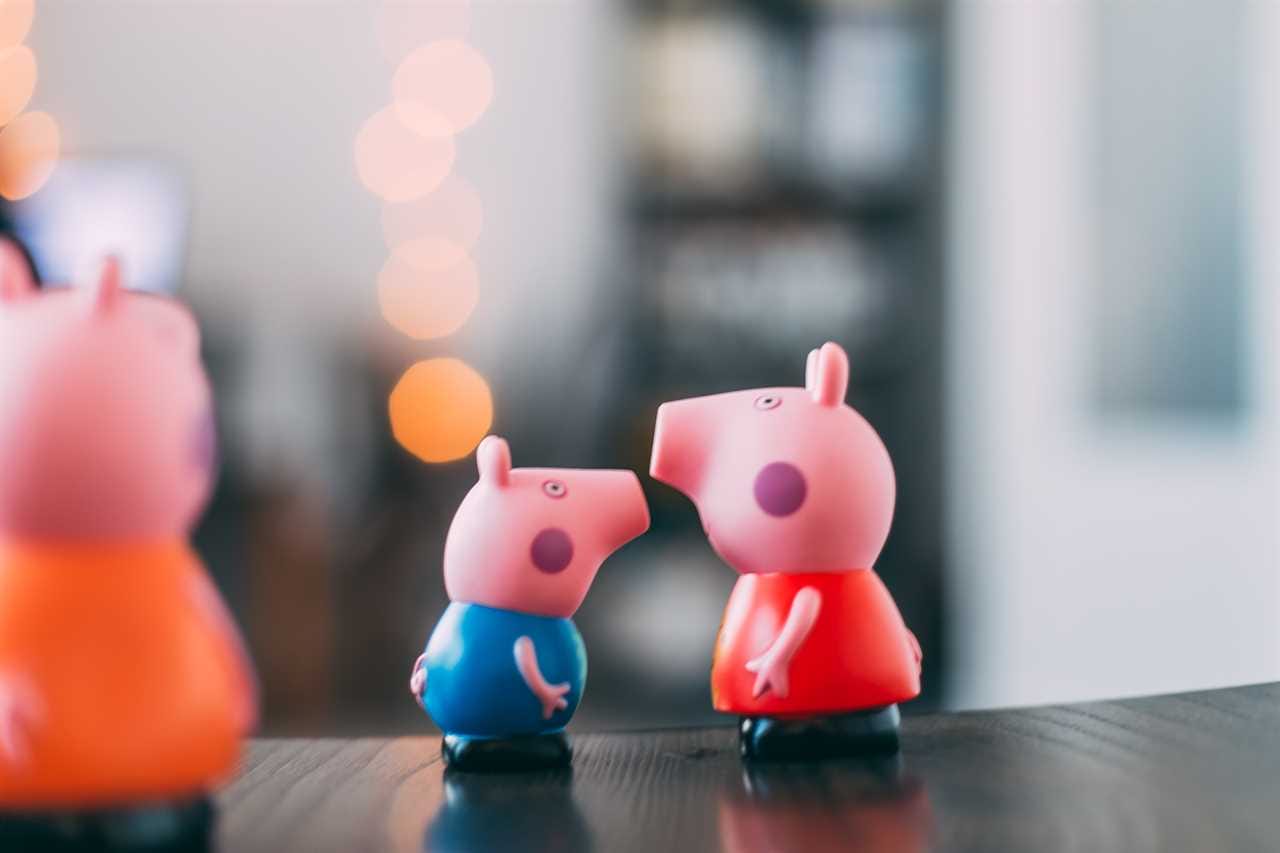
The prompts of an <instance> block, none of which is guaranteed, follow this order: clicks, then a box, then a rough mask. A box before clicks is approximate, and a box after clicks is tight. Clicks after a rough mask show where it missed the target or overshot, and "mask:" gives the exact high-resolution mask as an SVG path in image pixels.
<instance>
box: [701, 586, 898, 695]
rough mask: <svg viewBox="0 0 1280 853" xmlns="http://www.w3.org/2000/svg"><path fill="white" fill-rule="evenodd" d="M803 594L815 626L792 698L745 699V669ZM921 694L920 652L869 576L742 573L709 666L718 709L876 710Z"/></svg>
mask: <svg viewBox="0 0 1280 853" xmlns="http://www.w3.org/2000/svg"><path fill="white" fill-rule="evenodd" d="M805 587H813V588H814V589H816V590H817V591H818V593H819V595H821V597H822V603H821V606H820V608H819V610H818V617H817V620H816V621H815V622H814V625H813V629H812V630H811V631H810V632H809V635H808V637H806V638H805V640H804V642H803V643H802V644H801V645H800V648H799V649H798V650H797V651H796V653H795V657H793V658H792V659H791V664H790V667H789V668H788V676H789V681H790V685H789V691H788V694H787V696H786V698H780V697H778V696H777V695H775V694H774V692H773V690H771V689H770V690H766V691H765V692H764V693H762V694H761V695H760V696H759V697H758V698H756V697H753V696H752V695H751V693H752V689H753V688H754V686H755V683H756V674H755V673H754V672H751V671H749V670H748V669H747V662H748V661H750V660H752V659H753V658H755V657H757V656H759V655H761V654H763V653H764V652H765V650H766V649H768V648H769V646H770V645H771V644H772V643H773V641H774V639H775V638H776V637H777V636H778V634H779V632H781V630H782V626H783V625H784V624H785V623H786V621H787V614H788V613H789V612H790V610H791V602H792V600H793V599H794V598H795V595H796V593H797V592H799V591H800V590H802V589H804V588H805ZM919 694H920V658H919V646H918V645H917V644H916V641H915V637H914V636H912V634H911V632H910V631H908V630H907V626H906V625H904V624H903V622H902V615H901V614H900V613H898V608H897V606H896V605H895V604H894V603H893V599H892V598H891V597H890V596H889V591H888V590H887V589H885V586H884V584H883V583H882V582H881V581H880V578H879V577H878V576H877V575H876V573H875V572H873V571H872V570H870V569H856V570H854V571H849V572H811V573H808V574H782V573H772V574H747V575H743V576H742V577H741V578H739V579H738V583H737V585H735V586H734V588H733V593H732V595H730V596H729V604H728V606H727V607H726V608H725V612H724V621H723V622H722V623H721V625H720V636H719V637H718V638H717V640H716V651H715V661H714V663H713V664H712V668H711V701H712V704H713V705H714V706H715V708H716V710H717V711H723V712H725V713H731V714H740V715H743V716H751V717H755V716H769V717H803V716H810V715H826V714H838V713H842V712H846V711H858V710H864V709H869V708H878V707H880V706H883V705H890V704H893V703H895V702H904V701H906V700H908V699H914V698H915V697H916V696H918V695H919Z"/></svg>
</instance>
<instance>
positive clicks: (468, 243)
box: [382, 175, 484, 249]
mask: <svg viewBox="0 0 1280 853" xmlns="http://www.w3.org/2000/svg"><path fill="white" fill-rule="evenodd" d="M483 227H484V207H483V206H482V205H481V204H480V196H478V195H476V191H475V190H474V189H472V188H471V185H470V184H468V183H467V182H466V181H464V180H462V178H459V177H458V176H457V175H450V176H449V177H447V178H445V180H444V183H442V184H441V185H440V186H439V187H437V188H436V190H435V192H433V193H431V194H430V195H427V196H424V197H423V198H420V199H418V200H417V201H410V202H405V203H403V204H387V205H383V208H382V236H383V238H384V239H385V240H386V242H387V248H389V249H394V248H396V247H397V246H399V245H402V244H403V243H406V242H408V241H410V240H413V239H415V238H418V237H423V236H425V235H428V234H434V235H439V236H440V237H446V238H448V239H449V240H452V241H453V242H455V243H457V244H458V245H460V246H463V247H465V248H468V249H469V248H471V247H472V246H474V245H475V242H476V240H477V239H479V237H480V231H481V229H482V228H483Z"/></svg>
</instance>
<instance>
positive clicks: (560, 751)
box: [440, 732, 573, 773]
mask: <svg viewBox="0 0 1280 853" xmlns="http://www.w3.org/2000/svg"><path fill="white" fill-rule="evenodd" d="M440 754H441V755H443V756H444V763H445V764H447V765H448V766H449V768H450V769H451V770H462V771H475V772H481V773H484V772H490V773H494V772H496V773H501V772H504V771H508V770H541V769H545V768H548V767H568V766H569V762H570V761H572V760H573V747H571V746H570V745H569V737H568V736H567V735H566V734H565V733H564V732H552V733H550V734H544V735H525V736H521V737H510V738H473V737H467V736H466V735H445V736H444V739H443V740H442V741H441V742H440Z"/></svg>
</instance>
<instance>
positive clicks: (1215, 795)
mask: <svg viewBox="0 0 1280 853" xmlns="http://www.w3.org/2000/svg"><path fill="white" fill-rule="evenodd" d="M1277 731H1280V685H1260V686H1255V687H1241V688H1235V689H1230V690H1219V691H1209V692H1202V693H1187V694H1181V695H1173V696H1161V697H1152V698H1144V699H1128V700H1122V701H1114V702H1092V703H1087V704H1080V705H1062V706H1054V707H1045V708H1026V709H1018V710H1006V711H989V712H978V713H958V714H934V715H923V716H914V717H908V718H906V719H905V720H904V722H903V744H904V746H903V754H902V756H901V759H900V761H898V762H880V763H863V762H833V763H828V764H816V765H777V766H772V767H765V768H760V769H756V770H748V769H745V768H744V767H743V765H742V764H741V762H740V761H739V759H738V757H737V753H736V742H735V733H734V730H733V729H732V728H730V727H722V728H710V729H691V730H670V731H651V732H627V733H617V734H578V735H576V737H575V745H576V749H577V760H576V761H575V764H574V768H573V770H572V772H567V773H535V774H528V775H497V776H471V777H461V778H459V777H456V776H452V775H449V776H446V775H445V774H444V773H443V769H442V767H441V765H440V762H439V759H438V749H439V741H438V738H435V737H415V738H399V739H392V740H386V739H362V740H266V741H257V742H255V743H253V744H252V746H251V748H250V750H249V755H248V758H247V761H246V763H245V768H244V772H243V774H242V775H241V777H240V778H239V779H238V780H236V781H235V782H234V783H232V785H231V786H230V787H229V788H228V789H227V790H226V791H225V792H224V793H223V794H222V796H221V798H220V809H221V818H220V837H221V848H220V849H223V850H228V851H274V853H285V851H307V853H324V852H325V851H343V853H346V851H352V850H359V851H380V850H389V851H421V850H448V851H469V850H477V851H480V850H503V849H519V850H526V851H537V850H559V851H577V850H588V849H595V850H602V851H604V850H607V851H631V850H636V851H654V850H679V851H699V850H709V851H728V853H740V851H777V850H802V851H805V853H821V851H825V850H852V849H856V850H863V851H924V850H942V851H1002V850H1017V851H1024V850H1035V851H1040V853H1048V851H1056V850H1162V851H1175V853H1176V851H1196V852H1197V853H1199V852H1200V851H1219V853H1222V851H1236V850H1240V851H1244V850H1250V851H1252V850H1275V849H1280V808H1277V807H1276V804H1277V803H1280V773H1277V772H1276V768H1277V767H1280V738H1277V737H1276V734H1275V733H1276V732H1277Z"/></svg>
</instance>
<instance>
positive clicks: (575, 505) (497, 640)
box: [409, 436, 649, 738]
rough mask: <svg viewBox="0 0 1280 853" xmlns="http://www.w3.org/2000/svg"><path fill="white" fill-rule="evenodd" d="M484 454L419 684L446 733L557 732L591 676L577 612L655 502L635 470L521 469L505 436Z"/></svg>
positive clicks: (447, 569)
mask: <svg viewBox="0 0 1280 853" xmlns="http://www.w3.org/2000/svg"><path fill="white" fill-rule="evenodd" d="M476 461H477V466H478V468H479V473H480V479H479V482H478V483H476V485H475V486H474V487H473V488H472V489H471V491H470V492H469V493H468V494H467V496H466V497H465V498H464V499H463V501H462V504H461V506H459V507H458V512H457V515H456V516H455V517H454V520H453V524H452V526H451V527H450V529H449V534H448V538H447V540H446V543H445V553H444V577H445V588H446V590H447V592H448V594H449V599H450V601H451V602H452V603H451V604H450V605H449V607H448V609H447V610H446V611H445V614H444V616H443V617H442V618H441V620H440V622H439V624H438V625H437V626H436V628H435V630H434V631H433V633H432V635H431V639H430V641H429V643H428V645H427V649H426V651H425V652H424V653H423V655H422V656H421V657H419V659H418V661H417V662H415V664H414V667H413V672H412V673H411V675H410V682H409V689H410V692H411V693H413V695H414V696H415V697H416V698H417V699H418V700H419V702H420V703H422V705H423V707H424V708H425V709H426V710H427V712H428V713H429V714H430V715H431V717H432V719H434V720H435V722H436V724H437V725H439V726H440V727H441V729H443V730H444V731H445V732H446V733H447V734H451V735H460V736H466V737H474V738H510V737H528V736H530V735H535V734H542V733H548V732H556V731H559V730H560V729H563V728H564V726H565V724H566V723H567V722H568V721H569V718H570V717H571V716H573V712H574V709H575V708H576V707H577V704H578V701H579V700H580V699H581V697H582V691H583V689H584V687H585V684H586V674H587V671H586V669H587V667H586V651H585V649H584V648H583V645H582V639H581V637H580V636H579V635H578V631H577V629H576V628H575V627H574V626H573V623H572V622H571V621H570V617H571V616H572V615H573V614H574V612H576V611H577V609H578V606H579V605H580V604H581V603H582V600H583V598H584V597H585V596H586V594H587V590H588V588H589V587H590V586H591V582H592V580H594V579H595V576H596V572H597V571H598V570H599V568H600V565H601V563H603V562H604V560H605V558H607V557H608V556H609V555H610V554H612V553H613V552H614V551H616V550H617V549H618V548H621V547H622V546H623V545H624V544H626V543H627V542H629V541H630V540H631V539H634V538H635V537H637V536H639V535H640V534H641V533H643V532H644V531H645V530H647V529H648V527H649V511H648V507H647V505H646V504H645V500H644V494H643V492H642V491H641V489H640V481H639V480H638V479H637V478H636V475H635V474H633V473H632V472H630V471H596V470H582V469H567V468H512V467H511V452H510V450H509V448H508V447H507V443H506V442H505V441H503V440H502V439H501V438H498V437H497V436H489V437H488V438H486V439H485V440H484V441H483V442H481V444H480V447H479V448H478V449H477V450H476Z"/></svg>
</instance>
